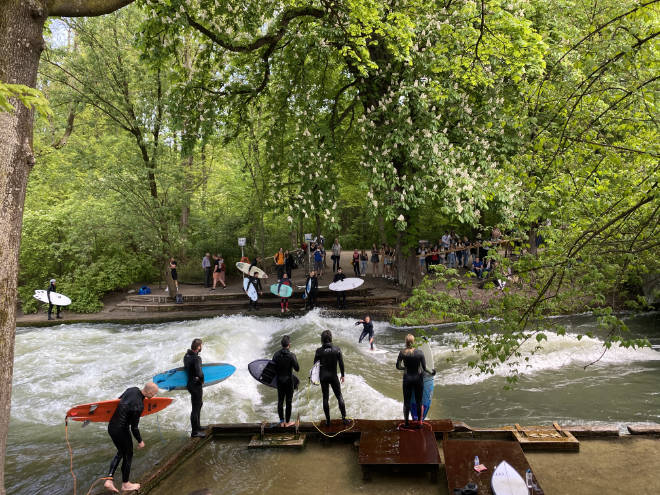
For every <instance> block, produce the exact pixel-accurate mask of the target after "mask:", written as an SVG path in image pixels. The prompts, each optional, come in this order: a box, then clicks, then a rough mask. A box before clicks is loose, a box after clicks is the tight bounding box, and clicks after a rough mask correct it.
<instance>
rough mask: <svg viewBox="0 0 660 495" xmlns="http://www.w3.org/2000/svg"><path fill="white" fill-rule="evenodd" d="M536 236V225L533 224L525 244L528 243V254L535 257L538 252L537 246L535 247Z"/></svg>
mask: <svg viewBox="0 0 660 495" xmlns="http://www.w3.org/2000/svg"><path fill="white" fill-rule="evenodd" d="M537 234H538V224H537V223H536V222H535V223H533V224H532V226H531V227H530V228H529V233H528V237H527V239H528V240H527V242H528V243H529V254H531V255H532V256H536V253H537V251H538V246H537V245H536V236H537Z"/></svg>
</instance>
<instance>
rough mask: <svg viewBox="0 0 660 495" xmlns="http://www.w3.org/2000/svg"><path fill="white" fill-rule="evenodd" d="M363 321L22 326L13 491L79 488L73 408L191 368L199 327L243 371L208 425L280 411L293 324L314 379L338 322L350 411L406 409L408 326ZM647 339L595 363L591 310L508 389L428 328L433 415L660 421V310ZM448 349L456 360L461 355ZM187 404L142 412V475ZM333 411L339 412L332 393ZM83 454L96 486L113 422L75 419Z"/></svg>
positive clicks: (445, 335)
mask: <svg viewBox="0 0 660 495" xmlns="http://www.w3.org/2000/svg"><path fill="white" fill-rule="evenodd" d="M354 321H355V320H349V319H344V318H327V317H325V316H324V315H323V314H322V313H319V312H317V311H314V312H311V313H309V314H307V315H305V316H303V317H300V318H290V319H279V318H257V317H247V316H245V317H244V316H231V317H218V318H214V319H208V320H201V321H184V322H177V323H163V324H149V325H124V324H112V325H109V324H98V325H88V324H78V325H61V326H56V327H50V328H21V329H19V330H18V331H17V335H16V360H15V365H14V385H13V386H14V389H13V396H12V413H11V414H12V419H11V423H10V431H9V439H8V451H7V454H8V455H7V472H6V478H7V479H6V484H7V490H8V493H9V494H30V495H31V494H37V493H43V494H60V493H71V492H72V478H71V475H70V474H69V460H68V452H67V450H66V444H65V442H64V414H65V412H66V411H67V409H68V408H69V407H71V406H72V405H75V404H79V403H85V402H93V401H96V400H102V399H109V398H113V397H117V396H118V395H119V394H121V392H122V391H123V390H124V389H125V388H127V387H129V386H141V385H142V384H143V383H144V382H146V381H148V380H150V379H151V377H152V376H153V375H154V374H156V373H158V372H161V371H164V370H167V369H169V368H173V367H178V366H181V365H182V359H183V355H184V354H185V351H186V349H187V347H188V346H189V345H190V342H191V341H192V339H193V338H195V337H201V338H203V339H204V349H203V352H202V358H203V360H204V361H205V362H228V363H231V364H233V365H235V366H236V368H237V371H236V373H235V374H234V375H233V376H232V377H231V378H229V379H228V380H226V381H224V382H222V383H221V384H219V385H215V386H212V387H207V388H205V389H204V407H203V409H202V423H203V424H206V423H220V422H223V423H232V422H246V421H263V420H267V421H276V420H277V412H276V401H277V395H276V392H275V390H273V389H269V388H266V387H264V386H262V385H260V384H258V383H257V382H256V381H255V380H254V379H253V378H252V377H251V376H250V375H249V373H248V371H247V364H248V363H249V362H250V361H252V360H254V359H259V358H263V357H270V356H272V354H273V353H274V352H275V351H276V350H277V349H278V348H279V340H280V338H281V337H282V335H284V334H289V335H290V336H291V340H292V350H293V352H295V353H296V354H297V355H298V360H299V362H300V365H301V368H302V369H301V373H300V375H301V376H305V375H306V373H307V372H308V370H309V368H310V366H311V364H312V360H313V356H314V351H315V349H316V348H317V347H318V346H319V345H320V344H319V335H320V333H321V331H323V330H325V329H330V330H332V332H333V334H334V341H335V343H336V344H337V345H339V346H340V347H341V348H342V350H343V352H344V359H345V362H346V383H345V384H344V386H343V392H344V398H345V401H346V405H347V409H348V414H349V416H352V417H360V418H373V419H378V418H394V417H399V416H400V415H401V414H402V412H401V411H402V402H401V372H399V371H397V370H396V369H395V367H394V363H395V361H396V356H397V354H398V352H399V349H400V348H402V344H403V340H404V337H405V335H406V334H407V333H408V332H412V333H415V330H414V329H401V328H393V327H391V326H389V325H388V324H386V323H382V322H376V324H375V329H376V341H377V347H378V350H377V352H375V353H373V352H371V351H369V349H368V345H365V344H358V343H357V338H358V336H359V334H360V330H361V328H362V327H361V326H359V327H356V326H355V325H354ZM626 322H627V323H628V325H629V327H630V328H631V331H632V332H633V334H634V335H636V336H646V337H648V338H649V339H650V340H651V343H652V344H653V345H654V347H655V348H645V349H640V350H631V349H623V348H619V347H615V348H613V349H611V350H609V351H608V352H607V353H606V354H605V355H604V356H603V358H602V359H601V360H600V361H599V362H598V363H597V364H595V365H593V366H591V367H589V368H587V369H586V370H584V369H583V367H584V366H585V365H586V364H588V363H590V362H592V361H594V360H595V359H596V358H597V357H598V356H599V355H600V354H601V353H602V341H601V340H600V339H599V338H597V337H596V338H587V337H585V338H582V339H581V340H578V338H577V335H578V334H580V333H585V332H587V331H596V328H595V323H594V319H593V318H592V317H589V316H578V317H570V318H565V321H564V322H563V323H564V324H566V325H567V326H568V329H569V333H568V334H567V335H566V336H563V337H562V336H557V335H554V334H552V333H550V334H549V335H548V342H547V343H546V344H545V347H544V349H543V350H542V351H541V352H540V353H538V354H536V355H535V356H534V357H533V358H531V361H530V363H529V365H528V366H525V367H522V368H520V370H519V371H520V373H521V379H520V381H519V383H518V385H517V386H516V388H515V389H514V390H513V391H506V390H504V388H503V387H504V385H505V375H506V373H507V372H508V368H507V367H505V366H503V367H502V368H501V369H499V370H497V372H496V373H495V374H494V375H492V376H483V375H476V374H474V373H473V372H471V371H470V370H468V368H467V363H468V361H470V359H472V358H473V353H472V351H471V350H470V349H469V348H467V349H461V350H460V351H458V352H456V351H455V344H456V343H457V342H460V341H461V340H462V339H463V337H464V336H463V335H462V334H461V333H460V332H458V331H457V329H456V327H454V326H452V325H446V326H443V327H440V328H437V329H425V331H427V332H429V331H430V333H431V346H432V349H433V353H434V358H435V365H436V368H437V370H438V374H437V377H436V389H435V393H434V402H433V405H432V407H431V410H430V413H429V414H430V417H431V418H452V419H455V420H462V421H465V422H466V423H468V424H469V425H472V426H499V425H504V424H513V423H521V424H537V423H548V422H551V421H558V422H560V423H565V424H568V423H590V424H597V423H618V424H623V423H625V422H660V418H659V416H660V391H658V386H657V384H658V383H659V382H660V352H658V348H659V347H660V332H658V327H659V325H658V323H659V322H660V318H659V316H658V314H657V313H653V314H646V315H642V316H637V317H630V318H628V319H627V320H626ZM448 358H452V361H450V362H447V359H448ZM164 395H168V396H172V397H174V398H175V399H176V400H175V402H174V403H173V404H172V406H170V407H169V408H168V409H166V410H165V411H163V412H162V413H160V414H158V415H152V416H148V417H144V418H142V420H141V422H140V426H141V431H142V434H143V437H144V438H145V442H146V443H147V448H146V449H144V450H141V451H136V455H135V457H134V461H133V465H134V470H133V472H134V473H135V476H133V478H135V479H136V478H137V477H138V476H139V475H140V473H141V472H142V471H143V470H144V469H146V468H147V467H148V466H150V465H153V463H154V462H155V461H156V460H157V459H159V458H161V457H162V456H163V455H166V454H168V453H169V452H171V451H173V450H174V449H176V448H177V447H178V446H180V445H181V444H182V443H183V442H185V441H186V439H187V437H188V434H189V430H188V429H189V426H190V425H189V413H190V401H189V396H188V394H187V392H185V391H183V392H177V391H175V392H166V393H164ZM320 395H321V394H320V389H319V388H318V387H310V386H309V385H307V384H306V380H302V386H301V389H300V390H299V391H298V392H297V393H296V394H295V396H294V404H293V407H294V416H295V415H297V414H299V415H300V417H301V419H302V420H312V419H314V420H317V419H319V418H320V417H321V416H322V415H323V412H322V408H321V397H320ZM331 406H332V411H331V414H332V415H333V416H337V415H338V414H339V412H338V410H337V408H336V402H333V401H331ZM69 437H70V440H71V445H72V448H73V449H74V452H75V473H76V475H77V476H78V477H79V478H80V486H79V487H78V492H79V493H80V492H82V493H86V491H87V489H88V487H89V485H90V483H91V482H92V481H93V480H94V479H95V477H96V476H101V475H103V474H104V472H105V470H106V469H107V464H108V463H109V462H110V459H111V458H112V456H113V455H114V450H113V448H112V446H111V443H110V440H109V437H108V436H107V433H106V430H105V425H101V424H91V425H89V426H87V427H86V428H81V425H80V424H78V423H73V424H72V425H70V427H69Z"/></svg>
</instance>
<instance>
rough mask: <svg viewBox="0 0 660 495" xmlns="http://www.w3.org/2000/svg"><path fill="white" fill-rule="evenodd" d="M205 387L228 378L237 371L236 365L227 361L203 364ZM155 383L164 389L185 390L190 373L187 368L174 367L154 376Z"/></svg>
mask: <svg viewBox="0 0 660 495" xmlns="http://www.w3.org/2000/svg"><path fill="white" fill-rule="evenodd" d="M202 371H203V372H204V385H203V386H204V387H208V386H209V385H215V384H216V383H219V382H221V381H223V380H226V379H227V378H229V377H230V376H231V375H233V374H234V371H236V367H235V366H233V365H231V364H227V363H207V364H202ZM153 381H154V383H155V384H156V385H158V387H159V388H162V389H164V390H185V389H186V384H187V383H188V373H186V369H185V368H174V369H171V370H169V371H165V372H164V373H159V374H158V375H156V376H154V380H153Z"/></svg>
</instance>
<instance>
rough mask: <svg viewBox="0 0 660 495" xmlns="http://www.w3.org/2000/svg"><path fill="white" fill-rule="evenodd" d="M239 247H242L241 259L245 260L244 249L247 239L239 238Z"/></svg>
mask: <svg viewBox="0 0 660 495" xmlns="http://www.w3.org/2000/svg"><path fill="white" fill-rule="evenodd" d="M238 245H239V246H240V247H241V258H243V257H244V256H245V255H244V254H243V247H244V246H245V237H239V238H238Z"/></svg>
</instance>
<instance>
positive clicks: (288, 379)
mask: <svg viewBox="0 0 660 495" xmlns="http://www.w3.org/2000/svg"><path fill="white" fill-rule="evenodd" d="M281 344H282V348H281V349H280V350H279V351H277V352H276V353H275V354H274V355H273V361H275V370H276V372H277V414H279V416H280V426H293V425H294V424H295V423H292V422H291V402H292V401H293V371H294V370H295V371H300V366H298V360H297V359H296V355H295V354H294V353H293V352H291V351H290V348H291V338H290V337H289V336H288V335H285V336H284V337H282V341H281ZM285 398H286V422H285V417H284V410H283V409H284V408H283V404H284V399H285Z"/></svg>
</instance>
